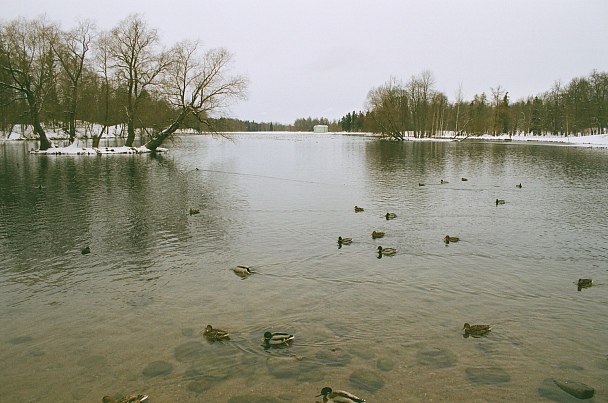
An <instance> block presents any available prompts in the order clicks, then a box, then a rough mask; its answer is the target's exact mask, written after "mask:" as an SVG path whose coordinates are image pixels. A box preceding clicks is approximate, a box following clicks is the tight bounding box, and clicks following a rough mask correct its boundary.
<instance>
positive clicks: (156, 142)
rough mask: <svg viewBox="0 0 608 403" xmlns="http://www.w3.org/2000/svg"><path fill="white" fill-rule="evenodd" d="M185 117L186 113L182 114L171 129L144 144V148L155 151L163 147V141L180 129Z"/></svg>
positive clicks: (168, 128)
mask: <svg viewBox="0 0 608 403" xmlns="http://www.w3.org/2000/svg"><path fill="white" fill-rule="evenodd" d="M185 116H186V113H185V112H182V113H180V115H179V116H178V117H177V119H175V120H174V121H173V123H171V125H170V126H169V127H167V128H166V129H165V130H163V131H161V132H160V133H158V134H157V135H156V136H154V137H153V138H152V139H151V140H150V141H148V142H147V143H146V144H144V147H146V148H147V149H148V150H150V151H155V150H156V149H157V148H158V147H160V146H161V144H163V141H165V140H166V139H167V138H168V137H169V136H171V135H172V134H173V133H175V131H176V130H177V129H179V127H180V125H181V124H182V121H183V120H184V117H185Z"/></svg>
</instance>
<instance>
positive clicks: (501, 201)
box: [496, 199, 505, 206]
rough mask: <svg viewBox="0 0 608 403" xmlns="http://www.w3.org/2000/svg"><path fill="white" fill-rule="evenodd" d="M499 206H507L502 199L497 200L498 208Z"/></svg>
mask: <svg viewBox="0 0 608 403" xmlns="http://www.w3.org/2000/svg"><path fill="white" fill-rule="evenodd" d="M499 204H505V201H504V200H502V199H496V205H497V206H498V205H499Z"/></svg>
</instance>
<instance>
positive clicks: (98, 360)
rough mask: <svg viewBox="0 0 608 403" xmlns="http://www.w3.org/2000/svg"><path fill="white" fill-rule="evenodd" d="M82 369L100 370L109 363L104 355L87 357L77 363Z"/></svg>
mask: <svg viewBox="0 0 608 403" xmlns="http://www.w3.org/2000/svg"><path fill="white" fill-rule="evenodd" d="M76 363H77V364H78V365H80V366H81V367H85V368H89V369H90V368H99V367H103V366H104V365H106V364H107V363H108V359H107V358H106V357H104V356H103V355H89V356H86V357H82V358H81V359H79V360H78V362H76Z"/></svg>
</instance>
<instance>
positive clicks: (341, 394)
mask: <svg viewBox="0 0 608 403" xmlns="http://www.w3.org/2000/svg"><path fill="white" fill-rule="evenodd" d="M319 396H323V402H324V403H327V402H335V403H364V402H365V399H361V398H360V397H357V396H355V395H353V394H352V393H348V392H346V391H344V390H333V389H332V388H330V387H327V386H326V387H324V388H323V389H321V393H319V394H318V395H317V396H316V397H319Z"/></svg>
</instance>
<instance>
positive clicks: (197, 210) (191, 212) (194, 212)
mask: <svg viewBox="0 0 608 403" xmlns="http://www.w3.org/2000/svg"><path fill="white" fill-rule="evenodd" d="M198 213H200V210H199V209H195V208H191V209H190V215H193V214H198Z"/></svg>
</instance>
